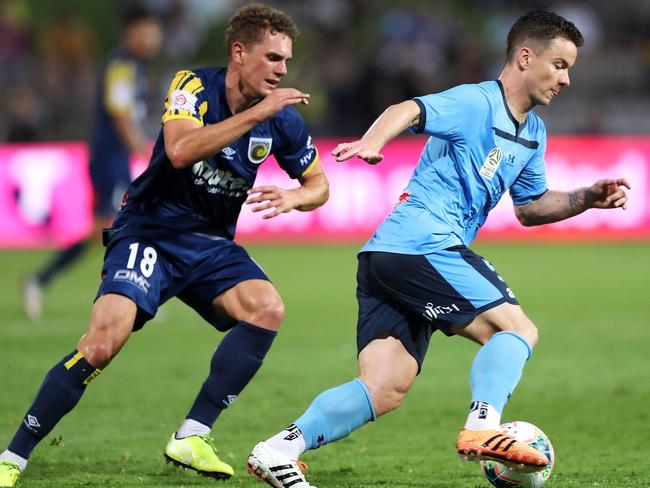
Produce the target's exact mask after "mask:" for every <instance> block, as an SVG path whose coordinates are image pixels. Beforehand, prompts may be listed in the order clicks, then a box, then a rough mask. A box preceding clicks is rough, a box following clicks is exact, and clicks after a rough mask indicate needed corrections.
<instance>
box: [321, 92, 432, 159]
mask: <svg viewBox="0 0 650 488" xmlns="http://www.w3.org/2000/svg"><path fill="white" fill-rule="evenodd" d="M419 122H420V106H419V105H418V104H417V103H416V102H415V101H413V100H407V101H405V102H402V103H398V104H397V105H391V106H390V107H388V108H387V109H386V110H385V111H384V113H382V114H381V115H380V116H379V118H377V120H375V121H374V122H373V124H372V125H371V126H370V128H369V129H368V131H367V132H366V133H365V134H364V135H363V137H362V138H361V139H359V140H358V141H354V142H343V143H341V144H339V145H338V146H336V147H335V148H334V150H333V151H332V155H333V156H334V158H335V159H336V160H337V161H338V162H341V161H347V160H348V159H350V158H352V157H354V156H357V157H358V158H360V159H363V160H364V161H365V162H366V163H369V164H377V163H379V162H380V161H381V160H382V159H384V156H383V155H382V154H381V152H380V151H381V150H382V148H383V147H384V146H385V145H386V144H388V142H389V141H391V140H392V139H394V138H395V137H397V136H398V135H400V134H401V133H402V132H404V131H405V130H406V129H408V128H409V127H414V126H417V125H418V123H419Z"/></svg>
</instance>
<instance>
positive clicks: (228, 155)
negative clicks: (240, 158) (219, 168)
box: [221, 146, 237, 161]
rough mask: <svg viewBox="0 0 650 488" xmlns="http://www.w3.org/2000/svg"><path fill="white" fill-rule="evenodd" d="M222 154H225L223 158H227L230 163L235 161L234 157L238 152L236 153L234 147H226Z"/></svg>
mask: <svg viewBox="0 0 650 488" xmlns="http://www.w3.org/2000/svg"><path fill="white" fill-rule="evenodd" d="M221 154H223V157H224V158H226V159H227V160H229V161H232V160H233V156H234V155H235V154H237V151H235V150H234V149H233V148H232V147H230V146H226V147H224V148H223V149H222V150H221Z"/></svg>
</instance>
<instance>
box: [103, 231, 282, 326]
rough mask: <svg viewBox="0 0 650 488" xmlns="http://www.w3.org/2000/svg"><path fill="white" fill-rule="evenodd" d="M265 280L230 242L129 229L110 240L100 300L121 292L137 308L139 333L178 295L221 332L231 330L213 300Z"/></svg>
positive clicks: (236, 246)
mask: <svg viewBox="0 0 650 488" xmlns="http://www.w3.org/2000/svg"><path fill="white" fill-rule="evenodd" d="M253 279H257V280H266V281H269V278H268V277H267V276H266V274H265V273H264V271H263V270H262V268H260V266H259V265H258V264H257V263H255V261H253V259H252V258H251V257H250V256H249V255H248V253H247V252H246V251H245V250H244V248H243V247H241V246H239V245H237V244H235V243H234V242H233V241H231V240H228V239H222V238H218V237H213V236H204V235H199V234H190V233H175V232H173V231H171V230H161V229H155V230H154V229H143V230H142V231H139V230H138V229H133V228H127V229H125V230H123V231H118V232H116V233H115V234H114V235H112V236H111V238H110V240H109V242H108V244H107V248H106V254H105V256H104V266H103V268H102V282H101V284H100V286H99V290H98V292H97V297H96V299H97V298H99V297H100V296H101V295H105V294H107V293H116V294H119V295H123V296H125V297H127V298H130V299H131V300H132V301H133V302H135V304H136V305H137V306H138V317H137V319H136V323H135V325H134V330H138V329H140V328H142V326H143V325H144V324H145V322H147V321H148V320H150V319H151V318H152V317H153V316H154V315H156V311H157V310H158V307H159V306H160V305H162V304H163V303H165V302H166V301H167V300H169V299H170V298H172V297H174V296H177V297H178V298H180V299H181V300H182V301H183V302H185V303H186V304H187V305H189V306H190V307H192V308H193V309H194V310H195V311H196V312H197V313H198V314H199V315H201V317H203V318H204V319H205V320H206V321H208V322H209V323H210V324H212V325H213V326H214V327H216V328H217V329H218V330H221V331H224V330H228V329H229V328H230V327H232V326H233V325H234V324H235V321H234V320H231V321H228V322H224V320H223V318H218V317H217V316H216V315H215V313H214V308H213V306H212V302H213V300H214V299H215V298H216V297H217V296H219V295H221V294H222V293H223V292H225V291H227V290H228V289H230V288H232V287H233V286H235V285H236V284H238V283H240V282H242V281H246V280H253Z"/></svg>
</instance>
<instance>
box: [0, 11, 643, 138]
mask: <svg viewBox="0 0 650 488" xmlns="http://www.w3.org/2000/svg"><path fill="white" fill-rule="evenodd" d="M141 3H144V4H145V5H146V6H148V7H150V8H152V9H154V10H155V11H156V12H157V13H158V14H159V15H160V17H161V19H162V20H163V25H164V29H165V35H164V39H165V40H164V48H163V51H162V53H161V54H160V55H159V56H158V57H156V59H155V60H153V61H152V62H151V63H150V65H149V73H150V79H151V88H152V89H151V93H152V95H151V106H152V107H160V110H151V111H150V116H149V120H148V122H147V129H148V130H149V131H150V134H149V135H150V136H153V135H155V132H156V131H157V128H158V126H159V123H160V114H161V110H162V102H163V100H164V96H165V93H166V91H167V88H168V86H169V82H170V81H171V78H172V76H173V74H174V73H175V72H176V71H177V70H178V69H181V68H194V67H200V66H206V65H225V63H226V62H227V55H226V50H225V47H224V37H225V36H224V30H225V25H226V24H227V21H228V18H229V17H230V16H231V15H232V14H233V13H234V11H235V10H236V8H237V7H238V6H240V5H242V4H244V3H248V2H244V1H240V0H143V1H142V2H141ZM266 3H268V4H270V5H272V6H274V7H277V8H280V9H282V10H284V11H286V12H287V13H289V14H291V15H292V16H293V17H294V19H295V20H296V22H297V24H298V26H299V27H300V29H301V32H302V34H301V37H300V39H299V40H298V42H297V43H296V44H295V45H294V59H293V60H292V61H291V63H290V68H289V71H290V73H289V76H288V79H287V80H286V81H285V82H284V86H295V87H296V88H299V89H301V90H303V91H307V92H309V93H310V94H311V103H310V105H309V106H308V107H305V108H304V109H301V111H302V113H303V116H304V117H305V119H306V120H307V122H308V124H309V125H310V127H311V130H312V133H313V134H314V135H317V136H333V135H336V136H348V135H355V134H359V133H361V132H363V131H364V130H365V128H366V127H367V126H368V124H369V123H371V121H372V120H374V118H375V117H376V116H377V115H378V114H379V113H381V111H383V109H384V108H386V106H388V105H389V104H391V103H395V102H399V101H402V100H404V99H407V98H411V97H413V96H416V95H421V94H426V93H432V92H436V91H441V90H444V89H445V88H448V87H450V86H452V85H455V84H458V83H464V82H477V81H482V80H485V79H494V78H496V77H497V76H498V74H499V72H500V70H501V67H502V64H503V58H504V52H505V38H506V35H507V32H508V29H509V27H510V25H511V24H512V22H513V21H514V20H515V19H516V18H517V17H518V16H519V15H521V14H522V13H523V12H525V11H526V10H529V9H532V8H545V9H551V10H554V11H556V12H557V13H559V14H561V15H563V16H565V17H567V18H568V19H569V20H572V21H573V22H574V23H575V24H576V25H577V26H578V28H579V29H580V30H581V31H582V33H583V35H584V37H585V40H586V42H585V46H584V48H582V49H581V51H580V54H579V57H578V62H577V64H576V66H575V68H574V69H573V70H572V73H571V75H572V81H573V86H572V87H571V88H570V89H569V90H566V91H565V92H563V93H562V95H561V96H560V98H559V99H558V100H556V101H555V102H554V103H553V104H552V106H551V107H549V108H541V109H540V110H539V112H540V114H541V115H542V116H543V118H544V120H545V122H546V125H547V128H548V130H549V132H550V133H555V134H557V133H573V134H576V133H619V134H620V133H632V134H638V133H648V132H650V117H649V116H648V114H649V113H650V28H648V26H650V1H639V0H618V1H616V2H612V1H610V0H593V1H582V2H577V1H576V2H566V1H561V2H560V1H558V2H557V3H553V2H550V3H549V2H541V1H536V0H435V1H434V0H269V1H267V2H266ZM126 5H127V3H126V2H120V1H100V2H89V1H87V0H0V94H2V100H3V103H1V104H0V141H2V142H19V141H40V140H47V141H52V140H83V139H87V138H88V136H89V134H90V131H91V129H92V118H93V114H94V101H95V96H96V93H95V90H96V87H97V76H98V73H99V72H100V68H101V65H102V62H103V60H104V59H105V58H106V56H107V55H108V54H109V53H110V52H111V50H112V49H114V48H115V46H116V45H117V44H118V42H119V25H120V14H121V11H122V10H123V7H124V6H126Z"/></svg>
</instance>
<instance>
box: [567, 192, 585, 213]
mask: <svg viewBox="0 0 650 488" xmlns="http://www.w3.org/2000/svg"><path fill="white" fill-rule="evenodd" d="M578 192H580V190H575V191H572V192H569V208H570V209H571V210H579V209H580V199H579V198H578ZM583 192H584V191H583Z"/></svg>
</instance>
